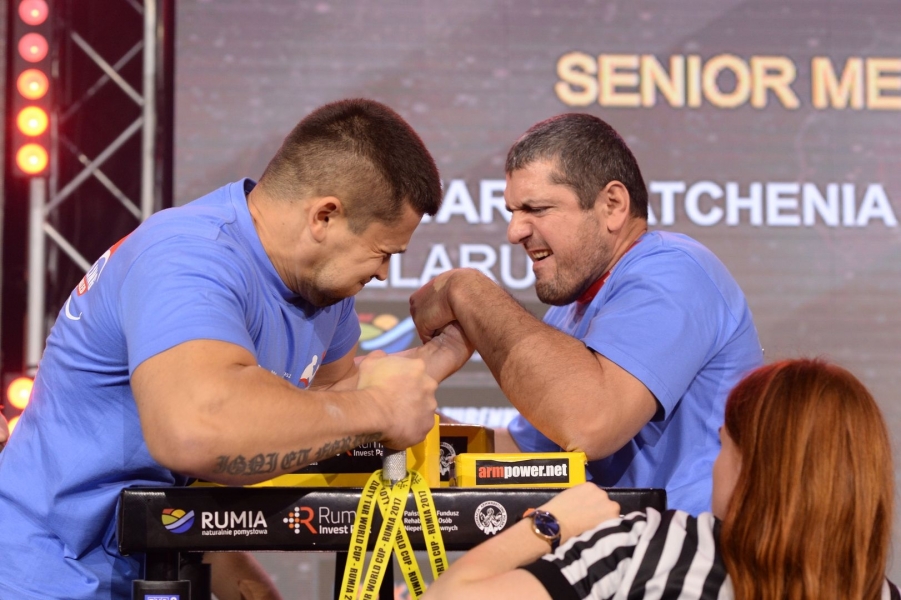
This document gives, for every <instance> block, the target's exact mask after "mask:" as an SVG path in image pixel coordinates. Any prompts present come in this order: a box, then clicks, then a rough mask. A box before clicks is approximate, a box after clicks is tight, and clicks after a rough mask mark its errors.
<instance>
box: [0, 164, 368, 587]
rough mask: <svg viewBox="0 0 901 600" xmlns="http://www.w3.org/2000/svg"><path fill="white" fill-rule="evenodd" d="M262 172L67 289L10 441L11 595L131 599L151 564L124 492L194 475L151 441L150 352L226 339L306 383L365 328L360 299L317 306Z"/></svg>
mask: <svg viewBox="0 0 901 600" xmlns="http://www.w3.org/2000/svg"><path fill="white" fill-rule="evenodd" d="M253 185H254V184H253V182H252V181H250V180H244V181H240V182H237V183H232V184H230V185H228V186H225V187H224V188H221V189H219V190H217V191H215V192H213V193H211V194H209V195H207V196H205V197H203V198H200V199H199V200H196V201H194V202H191V203H190V204H187V205H185V206H182V207H179V208H173V209H169V210H164V211H161V212H159V213H157V214H155V215H153V216H152V217H151V218H150V219H148V220H147V221H146V222H145V223H143V224H142V225H141V226H140V227H138V228H137V229H136V230H135V231H134V232H133V233H132V234H131V235H129V236H128V237H127V238H125V239H124V240H123V241H121V242H119V243H118V244H116V245H115V246H113V247H112V248H110V250H108V251H107V252H106V253H105V254H104V255H103V256H101V257H100V259H99V260H98V261H97V262H96V263H95V264H94V266H93V267H91V269H90V271H88V273H87V275H85V277H84V279H82V281H81V282H80V283H79V284H78V286H77V287H76V289H75V290H74V291H73V292H72V294H71V296H69V299H68V300H67V301H66V304H65V306H64V307H63V309H62V310H61V311H60V314H59V316H58V317H57V320H56V324H55V325H54V326H53V329H52V331H51V332H50V336H49V338H48V340H47V346H46V349H45V351H44V355H43V357H42V359H41V363H40V367H39V370H38V374H37V378H36V379H35V382H34V390H33V393H32V399H31V403H30V405H29V407H28V408H27V409H26V410H25V412H24V413H23V415H22V417H21V419H20V421H19V424H18V426H17V427H16V431H15V433H14V434H13V436H12V437H11V439H10V443H9V445H8V446H7V447H6V449H5V450H4V451H3V453H2V454H0V598H70V599H81V598H130V597H131V583H130V581H131V580H132V579H135V578H138V577H140V574H141V573H140V570H141V567H140V564H139V561H138V560H136V558H134V557H123V556H121V555H119V553H118V551H117V548H116V540H115V509H116V502H117V500H118V496H119V492H120V490H122V488H124V487H127V486H133V485H148V486H171V485H184V484H185V483H186V480H187V479H186V477H184V476H182V475H179V474H177V473H173V472H172V471H170V470H168V469H166V468H164V467H162V466H160V465H159V464H158V463H157V462H156V461H154V460H153V458H151V456H150V454H149V452H148V451H147V446H146V444H145V442H144V438H143V436H142V433H141V426H140V421H139V419H138V413H137V408H136V406H135V401H134V396H133V395H132V392H131V387H130V384H129V377H130V375H131V374H132V372H134V370H135V368H137V366H138V365H140V364H141V363H142V362H143V361H145V360H146V359H148V358H150V357H152V356H154V355H156V354H158V353H160V352H163V351H164V350H167V349H169V348H172V347H173V346H175V345H177V344H180V343H183V342H186V341H189V340H196V339H212V340H221V341H225V342H231V343H233V344H237V345H239V346H242V347H244V348H246V349H247V350H248V351H250V352H251V353H253V354H254V356H255V357H256V359H257V362H258V364H259V365H260V366H261V367H263V368H265V369H268V370H270V371H272V372H273V373H275V374H276V375H278V376H280V377H283V378H285V379H286V380H288V381H290V382H291V383H293V384H294V385H297V386H300V387H306V386H308V385H309V383H310V380H311V379H312V376H313V375H314V374H315V370H316V368H318V367H319V366H320V365H322V364H325V363H328V362H331V361H333V360H336V359H338V358H340V357H342V356H344V355H345V354H347V352H349V351H350V350H351V349H352V348H353V347H354V345H355V344H356V343H357V341H358V340H359V337H360V326H359V321H358V319H357V316H356V313H355V311H354V301H353V299H352V298H349V299H346V300H344V301H342V302H339V303H338V304H335V305H334V306H330V307H328V308H322V309H316V308H314V307H311V306H310V305H308V304H307V303H305V302H304V301H303V300H302V299H300V298H298V297H297V296H296V295H295V294H294V293H293V292H291V291H290V290H289V289H288V288H287V287H286V286H285V284H284V283H283V282H282V280H281V279H280V278H279V276H278V274H277V273H276V271H275V269H274V268H273V266H272V263H271V262H270V261H269V258H268V257H267V255H266V253H265V251H264V250H263V246H262V244H261V243H260V240H259V237H258V236H257V234H256V230H255V228H254V225H253V222H252V220H251V217H250V213H249V211H248V208H247V201H246V197H245V191H246V190H245V187H247V188H248V189H249V188H252V186H253ZM265 401H266V399H265V398H258V399H248V407H247V408H248V410H253V403H254V402H265Z"/></svg>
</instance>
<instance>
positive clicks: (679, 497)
mask: <svg viewBox="0 0 901 600" xmlns="http://www.w3.org/2000/svg"><path fill="white" fill-rule="evenodd" d="M544 321H545V322H546V323H547V324H548V325H551V326H553V327H555V328H556V329H559V330H560V331H562V332H564V333H567V334H569V335H571V336H573V337H575V338H577V339H580V340H582V341H583V342H584V343H585V345H586V346H588V347H589V348H591V349H592V350H594V351H595V352H597V353H598V354H601V355H602V356H605V357H606V358H608V359H609V360H611V361H613V362H614V363H616V364H617V365H619V366H620V367H622V368H623V369H625V370H626V371H628V372H629V373H631V374H632V375H633V376H634V377H635V378H637V379H638V380H639V381H641V382H642V383H643V384H644V385H645V386H646V387H647V388H648V389H649V390H650V391H651V393H653V394H654V397H655V398H656V399H657V402H658V413H657V415H656V416H655V417H654V418H653V419H652V420H651V422H650V423H648V424H647V425H645V426H644V428H642V429H641V431H639V432H638V435H636V436H635V437H634V438H633V439H632V440H631V441H630V442H629V443H628V444H626V445H625V446H624V447H623V448H621V449H620V450H618V451H617V452H615V453H614V454H612V455H611V456H608V457H607V458H604V459H601V460H596V461H592V462H591V463H589V465H588V472H589V473H590V476H591V478H592V480H593V481H594V482H595V483H597V484H598V485H601V486H604V487H653V488H665V489H666V491H667V502H668V505H669V506H670V507H672V508H677V509H681V510H684V511H687V512H690V513H691V514H694V515H697V514H700V513H701V512H703V511H709V510H710V499H711V482H712V469H713V461H714V460H715V459H716V456H717V454H718V453H719V449H720V443H719V436H718V429H719V427H720V426H721V425H722V423H723V409H724V407H725V401H726V397H727V396H728V394H729V392H730V391H731V390H732V388H733V387H734V386H735V384H736V383H738V381H739V380H740V379H741V378H742V377H743V376H744V375H745V374H747V373H748V372H749V371H750V370H752V369H754V368H756V367H758V366H760V365H761V364H763V351H762V350H761V348H760V341H759V340H758V338H757V330H756V329H755V327H754V322H753V321H752V319H751V311H750V310H749V309H748V304H747V302H746V301H745V297H744V294H743V293H742V291H741V289H740V288H739V287H738V284H737V283H736V282H735V280H734V279H733V278H732V276H731V275H730V274H729V272H728V270H727V269H726V267H725V266H724V265H723V264H722V263H721V262H720V261H719V259H717V258H716V256H714V255H713V253H712V252H710V251H709V250H708V249H707V248H705V247H704V246H702V245H701V244H699V243H698V242H696V241H695V240H693V239H691V238H689V237H687V236H685V235H682V234H677V233H664V232H653V233H646V234H645V235H644V236H642V237H641V238H640V241H639V242H638V243H637V244H636V245H635V246H634V247H633V248H632V249H631V250H629V252H627V253H626V254H625V256H623V257H622V259H620V261H619V262H618V263H617V264H616V265H615V266H614V267H613V270H612V271H611V273H610V276H609V277H608V279H607V281H606V282H605V283H604V285H603V286H602V287H601V289H600V291H599V292H598V294H597V295H596V296H595V297H594V299H593V300H592V301H591V302H590V303H588V304H580V303H578V302H575V303H573V304H570V305H567V306H562V307H552V308H551V309H550V310H548V312H547V313H546V314H545V317H544ZM605 401H611V399H606V400H605ZM614 401H615V400H614ZM510 433H511V434H512V435H513V438H514V439H515V440H516V442H517V444H519V446H520V448H522V449H523V450H524V451H527V452H552V451H558V450H560V447H559V446H558V445H557V444H555V443H554V442H552V441H551V440H549V439H548V438H547V437H545V436H544V435H542V434H541V433H540V432H539V431H537V430H536V429H535V428H534V427H533V426H532V425H531V424H530V423H529V422H528V421H526V420H525V419H524V418H523V417H522V416H518V417H516V418H515V419H514V420H513V422H512V423H511V424H510Z"/></svg>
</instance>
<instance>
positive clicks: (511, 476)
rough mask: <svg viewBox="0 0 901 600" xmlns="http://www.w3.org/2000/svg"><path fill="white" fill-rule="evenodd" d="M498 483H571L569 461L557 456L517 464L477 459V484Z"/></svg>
mask: <svg viewBox="0 0 901 600" xmlns="http://www.w3.org/2000/svg"><path fill="white" fill-rule="evenodd" d="M498 483H500V484H503V483H525V484H529V483H533V484H534V483H569V462H568V461H567V460H566V459H556V458H535V459H531V460H523V461H519V462H517V463H515V464H510V463H505V462H501V461H496V460H477V461H476V485H488V484H498Z"/></svg>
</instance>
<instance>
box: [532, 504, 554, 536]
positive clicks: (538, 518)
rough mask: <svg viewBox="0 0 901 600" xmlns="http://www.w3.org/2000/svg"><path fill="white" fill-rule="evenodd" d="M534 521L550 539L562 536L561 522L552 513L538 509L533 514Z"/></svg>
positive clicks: (537, 527)
mask: <svg viewBox="0 0 901 600" xmlns="http://www.w3.org/2000/svg"><path fill="white" fill-rule="evenodd" d="M532 522H533V523H534V524H535V529H536V530H538V532H539V533H540V534H541V535H545V536H547V537H548V538H550V539H553V538H558V537H560V523H558V522H557V519H555V518H554V515H552V514H551V513H549V512H545V511H543V510H536V511H535V512H534V513H533V515H532Z"/></svg>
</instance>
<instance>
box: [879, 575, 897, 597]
mask: <svg viewBox="0 0 901 600" xmlns="http://www.w3.org/2000/svg"><path fill="white" fill-rule="evenodd" d="M882 600H901V591H899V590H898V586H897V585H895V584H894V583H892V582H891V581H890V580H889V578H888V577H886V578H885V583H883V584H882Z"/></svg>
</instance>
